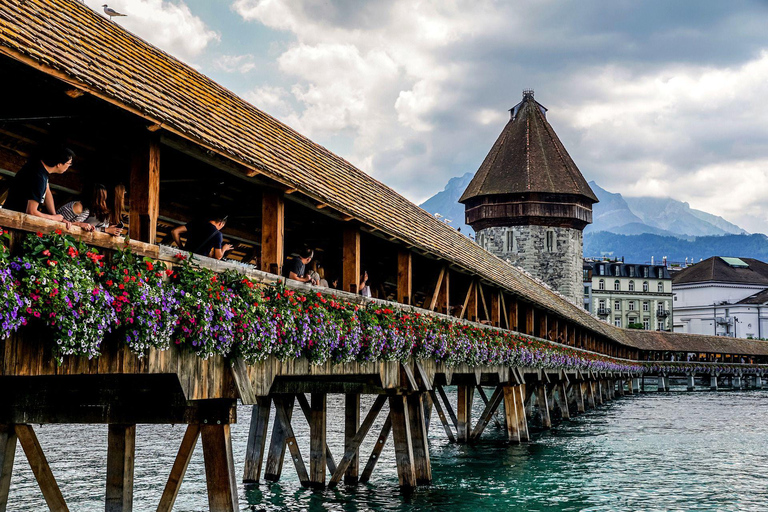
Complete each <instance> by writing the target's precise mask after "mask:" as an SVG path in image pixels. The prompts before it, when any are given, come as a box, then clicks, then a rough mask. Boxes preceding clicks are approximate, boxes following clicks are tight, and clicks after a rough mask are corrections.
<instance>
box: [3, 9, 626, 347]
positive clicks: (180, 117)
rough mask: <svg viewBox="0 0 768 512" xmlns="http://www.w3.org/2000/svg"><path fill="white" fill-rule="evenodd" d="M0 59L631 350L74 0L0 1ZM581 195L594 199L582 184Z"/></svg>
mask: <svg viewBox="0 0 768 512" xmlns="http://www.w3.org/2000/svg"><path fill="white" fill-rule="evenodd" d="M0 54H2V55H5V56H7V57H10V58H12V59H15V60H17V61H20V62H23V63H25V64H27V65H29V66H31V67H34V68H36V69H39V70H41V71H42V72H44V73H47V74H49V75H52V76H55V77H57V78H58V79H61V80H63V81H65V82H67V83H68V84H71V85H72V86H74V87H77V88H79V89H81V90H83V91H86V92H88V93H89V94H92V95H93V96H95V97H98V98H101V99H103V100H105V101H108V102H110V103H112V104H114V105H117V106H119V107H120V108H123V109H125V110H128V111H130V112H132V113H134V114H136V115H139V116H142V117H143V118H146V119H147V120H148V121H149V122H151V123H153V124H157V125H160V126H161V127H162V129H163V130H166V131H167V132H170V133H173V134H175V135H177V136H181V137H184V138H186V139H188V140H190V141H192V142H194V143H196V144H198V145H200V146H202V147H204V148H206V149H208V150H211V151H213V152H215V153H218V154H219V155H222V156H225V157H227V158H230V159H232V160H233V161H236V162H238V163H240V164H242V165H244V166H246V167H249V168H251V169H253V170H254V171H258V172H261V173H263V174H264V175H265V176H267V177H269V178H271V179H274V180H276V181H278V182H280V183H282V184H284V185H286V186H290V187H291V188H295V189H296V190H298V191H299V192H301V193H304V194H306V195H307V196H309V197H312V198H314V199H316V200H319V201H322V202H324V203H326V204H328V205H329V206H330V207H333V208H335V209H337V210H338V211H340V212H342V213H344V214H347V215H350V216H352V217H354V218H356V219H358V220H359V221H360V222H362V223H364V224H367V225H369V226H371V227H375V228H377V229H379V230H380V231H381V232H383V233H386V234H388V235H391V236H394V237H397V238H398V239H400V240H401V241H402V242H403V243H405V244H407V245H410V246H412V247H414V248H416V249H417V250H421V251H425V252H428V253H431V254H434V255H436V256H438V257H440V258H442V259H443V260H445V261H447V262H449V263H451V264H453V265H456V266H457V267H460V268H463V269H464V271H466V272H468V273H470V274H472V275H476V276H478V277H480V278H482V279H485V280H487V281H490V282H493V283H495V284H496V285H497V286H499V287H501V288H503V289H506V290H508V291H510V292H512V293H514V294H515V295H517V296H519V297H521V298H523V299H525V300H528V301H530V302H532V303H534V304H537V305H538V306H540V307H542V308H544V309H546V310H549V311H551V312H553V313H555V314H557V315H560V316H562V317H564V318H566V319H568V320H571V321H573V322H575V323H577V324H580V325H582V326H584V327H586V328H589V329H591V330H592V331H594V332H597V333H601V334H603V335H604V336H606V337H608V338H612V339H614V340H616V341H619V342H626V343H627V344H628V345H632V342H627V341H626V340H625V336H626V335H625V331H624V330H622V329H619V328H616V327H614V326H612V325H608V324H606V323H605V322H601V321H599V320H598V319H596V318H594V317H592V316H591V315H589V314H588V313H587V312H585V311H584V310H583V309H582V308H580V307H578V306H576V305H574V304H571V303H570V302H568V301H566V300H565V299H563V298H562V297H560V296H559V295H557V294H555V293H554V292H552V291H551V290H549V289H547V288H546V287H544V286H542V285H541V284H539V283H538V282H537V281H535V280H534V279H532V278H531V277H529V276H528V275H526V274H525V273H523V272H522V271H520V270H519V269H517V268H515V267H513V266H511V265H509V264H507V263H506V262H504V261H503V260H501V259H499V258H497V257H495V256H493V255H492V254H490V253H488V252H487V251H485V250H483V249H482V248H480V247H479V246H478V245H477V244H475V243H474V242H472V241H471V240H469V239H468V238H467V237H465V236H463V235H462V234H460V233H458V232H457V231H455V230H454V229H452V228H450V227H449V226H447V225H445V224H443V223H441V222H439V221H437V220H436V219H435V218H433V217H432V215H430V214H429V213H428V212H426V211H424V210H422V209H421V208H419V207H418V206H416V205H415V204H413V203H411V202H410V201H408V200H407V199H405V198H404V197H403V196H401V195H400V194H398V193H397V192H395V191H394V190H392V189H391V188H389V187H387V186H386V185H384V184H382V183H380V182H378V181H376V180H375V179H373V178H371V177H370V176H368V175H367V174H365V173H364V172H362V171H360V170H359V169H357V168H356V167H354V166H353V165H352V164H351V163H349V162H347V161H346V160H344V159H342V158H340V157H339V156H337V155H335V154H333V153H331V152H330V151H328V150H327V149H325V148H323V147H322V146H320V145H318V144H316V143H314V142H312V141H311V140H309V139H307V138H306V137H304V136H302V135H301V134H299V133H298V132H296V131H295V130H293V129H291V128H290V127H288V126H286V125H285V124H283V123H281V122H279V121H277V120H276V119H274V118H273V117H271V116H269V115H268V114H266V113H264V112H262V111H261V110H259V109H258V108H256V107H254V106H253V105H250V104H249V103H247V102H246V101H244V100H242V99H241V98H239V97H238V96H236V95H235V94H233V93H232V92H231V91H229V90H227V89H225V88H224V87H222V86H220V85H218V84H217V83H215V82H214V81H212V80H211V79H209V78H208V77H206V76H205V75H203V74H202V73H200V72H198V71H196V70H195V69H193V68H192V67H191V66H188V65H186V64H184V63H183V62H181V61H179V60H177V59H175V58H173V57H172V56H170V55H168V54H166V53H165V52H163V51H161V50H159V49H157V48H155V47H154V46H152V45H150V44H149V43H147V42H145V41H143V40H142V39H140V38H138V37H136V36H134V35H133V34H131V33H129V32H128V31H126V30H124V29H123V28H122V27H120V26H119V25H118V24H116V23H113V22H111V21H109V20H107V19H106V18H104V17H102V16H100V15H98V14H96V13H95V12H93V11H92V10H91V9H89V8H88V7H87V6H85V5H83V4H81V3H79V2H77V1H75V0H24V1H21V0H3V1H2V2H0ZM534 115H535V113H534ZM544 122H545V123H546V120H544ZM548 126H549V125H548V123H546V124H545V125H544V127H545V128H546V129H547V130H551V127H548ZM551 135H552V136H554V132H553V131H552V132H551ZM555 137H556V136H555ZM558 143H559V141H558ZM560 146H562V145H561V144H560ZM562 151H563V154H564V155H566V156H567V153H565V152H564V151H565V150H564V148H563V150H562ZM568 160H570V157H568ZM574 168H575V166H574ZM585 186H586V184H585ZM579 190H581V188H579ZM583 193H584V195H586V196H588V197H589V196H590V195H591V190H590V189H589V187H588V186H586V189H585V190H583ZM360 197H365V198H366V201H364V202H361V201H359V199H358V198H360ZM595 200H596V198H595ZM632 346H634V345H632Z"/></svg>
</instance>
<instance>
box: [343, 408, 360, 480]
mask: <svg viewBox="0 0 768 512" xmlns="http://www.w3.org/2000/svg"><path fill="white" fill-rule="evenodd" d="M359 426H360V393H348V394H346V395H344V451H345V452H346V451H347V450H349V449H350V446H351V445H352V440H353V439H354V437H355V434H357V429H358V427H359ZM359 471H360V448H359V447H358V448H357V449H355V456H354V457H353V458H352V460H351V461H350V463H349V467H348V468H347V471H346V473H345V474H344V483H345V484H349V485H351V484H356V483H357V481H358V475H359Z"/></svg>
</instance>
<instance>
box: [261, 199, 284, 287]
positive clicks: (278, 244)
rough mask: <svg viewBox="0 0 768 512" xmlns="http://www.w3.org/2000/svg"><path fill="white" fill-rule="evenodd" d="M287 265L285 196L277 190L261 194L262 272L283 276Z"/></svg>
mask: <svg viewBox="0 0 768 512" xmlns="http://www.w3.org/2000/svg"><path fill="white" fill-rule="evenodd" d="M284 263H285V196H283V194H282V192H278V191H275V190H264V192H262V194H261V270H262V271H264V272H272V273H274V274H278V275H282V273H283V264H284Z"/></svg>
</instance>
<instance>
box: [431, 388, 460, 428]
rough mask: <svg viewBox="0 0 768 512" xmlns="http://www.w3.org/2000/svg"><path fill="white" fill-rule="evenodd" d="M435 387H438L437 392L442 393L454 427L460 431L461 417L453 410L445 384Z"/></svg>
mask: <svg viewBox="0 0 768 512" xmlns="http://www.w3.org/2000/svg"><path fill="white" fill-rule="evenodd" d="M435 389H437V392H438V393H439V394H440V398H441V399H442V400H443V406H445V410H446V411H447V412H448V417H449V418H451V421H452V422H453V428H455V429H456V431H457V432H458V430H459V419H458V418H457V417H456V413H454V412H453V408H452V407H451V402H450V401H449V400H448V396H447V395H446V394H445V390H444V389H443V386H435Z"/></svg>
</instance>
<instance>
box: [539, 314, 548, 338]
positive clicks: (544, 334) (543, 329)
mask: <svg viewBox="0 0 768 512" xmlns="http://www.w3.org/2000/svg"><path fill="white" fill-rule="evenodd" d="M548 332H549V331H548V327H547V314H546V313H545V312H544V311H541V312H540V313H539V338H544V339H548Z"/></svg>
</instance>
